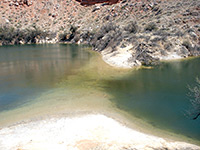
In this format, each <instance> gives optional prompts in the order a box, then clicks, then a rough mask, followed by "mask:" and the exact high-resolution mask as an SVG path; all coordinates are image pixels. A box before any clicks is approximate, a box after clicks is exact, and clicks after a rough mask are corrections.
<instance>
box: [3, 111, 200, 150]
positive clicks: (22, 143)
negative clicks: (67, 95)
mask: <svg viewBox="0 0 200 150" xmlns="http://www.w3.org/2000/svg"><path fill="white" fill-rule="evenodd" d="M131 148H132V149H136V150H151V149H161V148H162V149H164V148H168V149H172V150H174V149H180V150H182V149H187V150H188V149H194V150H200V147H198V146H195V145H192V144H187V143H183V142H169V141H166V140H165V139H163V138H159V137H155V136H151V135H146V134H143V133H140V132H138V131H134V130H133V129H130V128H127V127H125V126H123V125H122V124H120V123H118V122H117V121H115V120H114V119H112V118H109V117H106V116H104V115H101V114H93V115H84V116H79V117H73V118H70V117H68V118H67V117H62V118H51V119H46V120H40V121H33V122H29V123H24V124H19V125H15V126H11V127H6V128H3V129H1V130H0V150H91V149H93V150H108V149H109V150H123V149H124V150H125V149H126V150H127V149H131Z"/></svg>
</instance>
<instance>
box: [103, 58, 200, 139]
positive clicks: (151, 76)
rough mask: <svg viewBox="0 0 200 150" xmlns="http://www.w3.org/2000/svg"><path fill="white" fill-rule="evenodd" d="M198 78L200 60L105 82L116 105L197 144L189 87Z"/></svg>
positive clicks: (198, 126)
mask: <svg viewBox="0 0 200 150" xmlns="http://www.w3.org/2000/svg"><path fill="white" fill-rule="evenodd" d="M197 76H198V77H200V58H195V59H190V60H184V61H174V62H168V63H162V64H161V65H158V66H155V67H154V68H153V69H142V70H137V71H132V73H131V74H130V75H129V76H126V77H123V78H120V79H118V80H105V81H104V82H105V85H107V88H106V92H108V93H112V95H113V96H114V98H113V99H112V101H114V102H115V103H116V104H117V106H118V107H119V108H121V109H123V110H125V111H128V112H129V113H130V114H132V115H134V116H136V117H138V118H141V119H143V120H146V121H147V122H149V123H150V124H152V125H153V126H155V127H157V128H160V129H165V130H168V131H171V132H175V133H177V134H182V135H185V136H187V137H191V138H194V139H196V140H199V141H200V118H199V119H198V120H191V118H190V117H191V116H188V114H187V113H186V111H187V110H190V109H191V105H190V102H189V99H190V97H189V96H188V93H189V90H188V85H190V86H194V85H195V78H196V77H197Z"/></svg>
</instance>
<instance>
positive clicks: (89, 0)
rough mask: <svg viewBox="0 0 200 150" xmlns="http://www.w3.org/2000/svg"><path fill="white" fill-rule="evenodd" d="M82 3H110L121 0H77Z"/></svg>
mask: <svg viewBox="0 0 200 150" xmlns="http://www.w3.org/2000/svg"><path fill="white" fill-rule="evenodd" d="M76 1H78V2H80V3H81V5H86V6H88V5H94V4H97V3H108V4H109V5H111V4H115V3H118V2H119V1H120V0H76Z"/></svg>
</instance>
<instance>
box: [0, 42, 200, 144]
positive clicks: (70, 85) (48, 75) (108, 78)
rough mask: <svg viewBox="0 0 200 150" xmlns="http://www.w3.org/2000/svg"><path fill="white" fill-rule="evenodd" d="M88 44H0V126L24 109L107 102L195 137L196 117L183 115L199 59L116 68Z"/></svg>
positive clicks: (199, 71)
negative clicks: (92, 50) (148, 67)
mask: <svg viewBox="0 0 200 150" xmlns="http://www.w3.org/2000/svg"><path fill="white" fill-rule="evenodd" d="M88 49H90V48H88V47H86V46H77V45H24V46H6V47H0V125H1V124H3V122H5V121H7V120H9V119H10V120H13V118H16V119H15V121H17V120H18V118H20V119H23V117H25V116H26V114H27V116H31V114H34V115H39V114H42V113H41V112H42V110H43V111H48V112H57V111H61V112H62V111H64V110H69V111H70V112H73V110H76V111H77V110H90V111H93V110H94V109H96V107H98V109H99V110H104V109H106V108H108V107H110V105H112V107H113V106H115V107H117V108H120V109H121V110H124V111H126V112H128V113H129V114H131V115H132V116H134V117H137V118H140V119H142V120H144V121H146V122H148V123H149V124H151V125H153V126H154V127H156V128H159V129H162V130H168V131H170V132H173V133H176V134H181V135H184V136H187V137H190V138H192V139H195V140H197V141H200V119H198V120H195V121H193V120H191V119H190V118H188V117H187V116H186V115H185V114H186V111H187V110H188V109H189V108H190V103H189V98H188V96H187V93H188V92H189V90H188V88H187V86H188V85H194V84H195V78H196V77H197V76H199V77H200V58H195V59H188V60H184V61H173V62H166V63H162V64H160V65H158V66H155V67H153V68H152V69H145V68H144V69H139V70H135V69H133V70H123V69H122V70H120V69H113V68H112V67H109V66H107V65H106V64H105V63H104V62H102V60H101V58H100V57H99V55H97V54H96V53H93V52H90V51H88ZM86 108H87V109H86ZM29 113H30V114H29ZM19 116H20V117H19ZM13 122H14V120H13ZM13 122H12V123H13Z"/></svg>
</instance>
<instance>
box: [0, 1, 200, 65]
mask: <svg viewBox="0 0 200 150" xmlns="http://www.w3.org/2000/svg"><path fill="white" fill-rule="evenodd" d="M117 2H118V3H117ZM81 4H82V5H90V6H87V7H85V6H82V5H81ZM91 4H93V5H91ZM108 4H112V5H108ZM0 23H1V29H0V43H1V44H2V45H5V44H24V43H50V42H52V43H55V42H70V43H86V44H90V45H92V47H93V49H94V50H96V51H98V52H100V53H101V54H102V57H103V59H104V60H105V61H106V62H107V63H108V64H110V65H113V66H118V67H125V68H130V67H133V66H137V65H142V64H145V65H149V64H155V63H158V62H159V61H160V60H166V59H176V58H185V57H188V56H198V55H200V0H189V1H188V0H176V1H174V0H122V1H118V0H113V1H112V0H111V1H108V0H107V1H104V0H99V1H98V0H96V1H91V0H77V1H75V0H74V1H72V0H3V1H0Z"/></svg>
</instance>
